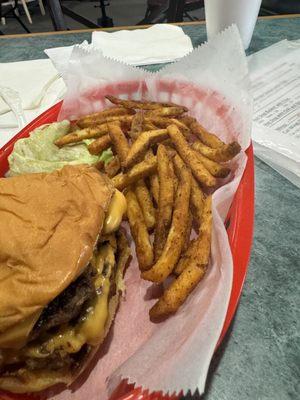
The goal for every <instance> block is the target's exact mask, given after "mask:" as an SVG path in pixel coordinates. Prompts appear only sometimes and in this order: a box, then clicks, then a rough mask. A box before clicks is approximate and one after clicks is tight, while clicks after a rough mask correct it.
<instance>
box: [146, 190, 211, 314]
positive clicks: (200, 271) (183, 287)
mask: <svg viewBox="0 0 300 400" xmlns="http://www.w3.org/2000/svg"><path fill="white" fill-rule="evenodd" d="M204 214H205V219H204V221H203V228H202V230H201V233H200V235H199V239H197V241H198V246H195V248H194V249H193V254H192V256H191V257H190V258H189V259H188V262H187V264H186V267H185V268H184V269H183V271H182V272H181V274H180V275H179V276H178V278H176V279H175V280H174V281H173V282H172V283H171V285H170V286H169V287H168V288H167V289H166V290H165V292H164V294H163V296H162V297H161V298H160V299H159V300H158V302H157V303H155V304H154V306H153V307H152V308H151V310H150V319H151V320H157V319H159V318H161V317H165V316H167V315H169V314H172V313H174V312H176V311H177V310H178V308H179V307H180V306H181V305H182V304H183V303H184V301H185V300H186V299H187V297H188V296H189V294H190V293H191V292H192V291H193V290H194V289H195V287H196V286H197V284H198V283H199V282H200V281H201V280H202V279H203V277H204V275H205V273H206V270H207V265H208V261H209V255H210V246H211V228H212V214H211V196H209V197H208V198H207V199H206V205H205V210H204Z"/></svg>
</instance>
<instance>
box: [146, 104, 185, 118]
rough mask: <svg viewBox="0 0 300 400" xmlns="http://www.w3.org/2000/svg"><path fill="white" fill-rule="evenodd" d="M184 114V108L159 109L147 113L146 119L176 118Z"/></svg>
mask: <svg viewBox="0 0 300 400" xmlns="http://www.w3.org/2000/svg"><path fill="white" fill-rule="evenodd" d="M185 112H186V108H185V107H180V106H179V107H161V108H158V109H156V110H151V111H147V112H146V113H145V116H147V117H177V116H179V115H181V114H183V113H185Z"/></svg>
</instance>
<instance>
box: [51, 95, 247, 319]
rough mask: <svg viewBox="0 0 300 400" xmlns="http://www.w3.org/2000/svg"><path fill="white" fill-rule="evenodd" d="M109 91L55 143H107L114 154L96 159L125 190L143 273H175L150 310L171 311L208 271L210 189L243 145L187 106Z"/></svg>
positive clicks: (94, 148) (96, 149) (153, 313)
mask: <svg viewBox="0 0 300 400" xmlns="http://www.w3.org/2000/svg"><path fill="white" fill-rule="evenodd" d="M106 98H107V99H108V100H109V101H110V102H111V103H113V104H114V105H115V107H112V108H108V109H106V110H103V111H101V112H98V113H95V114H91V115H87V116H84V117H82V118H80V119H79V120H78V121H76V124H73V125H72V128H71V132H70V133H68V134H67V135H65V136H63V137H61V138H60V139H58V140H56V142H55V144H56V145H57V146H59V147H62V146H65V145H70V144H76V143H79V142H81V141H82V140H84V139H91V138H93V139H95V140H94V141H93V142H92V143H91V144H90V145H89V146H88V149H89V151H90V152H91V153H92V154H101V153H102V152H103V151H104V150H106V149H108V148H112V151H113V153H114V157H113V159H112V160H111V161H110V162H109V163H107V164H104V163H101V162H100V163H98V165H97V167H98V168H99V169H101V170H103V172H105V173H106V174H107V175H108V176H109V177H110V178H111V179H112V182H113V184H114V186H115V187H116V188H117V189H119V190H122V191H124V194H125V196H126V199H127V205H128V208H127V218H128V222H129V225H130V229H131V234H132V237H133V239H134V242H135V248H136V255H137V259H138V263H139V268H140V270H141V276H142V278H143V279H146V280H149V281H152V282H155V283H162V282H165V280H166V278H167V277H169V276H170V275H171V276H173V280H171V283H170V284H169V285H168V287H167V288H165V290H164V293H163V295H162V296H161V297H160V298H159V300H158V301H157V303H156V304H155V305H154V306H153V307H152V309H151V310H150V318H151V319H152V320H157V319H159V318H161V317H165V316H167V315H169V314H171V313H174V312H176V311H177V309H178V308H179V307H180V306H181V305H182V304H183V302H184V301H185V299H186V298H187V297H188V295H189V294H190V293H191V292H192V290H193V289H194V288H195V286H196V285H197V284H198V283H199V282H200V280H201V279H202V278H203V277H204V275H205V272H206V270H207V266H208V262H209V257H210V248H211V232H212V210H211V203H212V198H211V195H210V194H208V193H211V192H212V189H213V188H214V187H216V185H217V184H219V183H220V180H222V179H223V178H225V177H227V176H228V174H229V173H230V168H229V166H228V164H226V163H227V162H228V161H229V160H231V159H232V158H233V157H235V156H236V155H237V154H238V153H239V152H240V145H239V144H238V143H237V142H232V143H229V144H225V143H224V142H222V141H221V140H220V139H219V138H218V137H217V136H216V135H214V134H213V133H210V132H208V131H207V130H205V129H204V128H203V127H202V126H201V125H200V124H199V122H197V120H196V119H195V118H193V117H190V116H187V115H186V112H187V111H188V109H187V108H186V107H183V106H180V105H176V104H173V103H158V102H148V101H135V100H121V99H118V98H116V97H113V96H106ZM224 163H225V164H224ZM193 229H194V230H195V232H196V236H195V238H194V239H193V240H191V239H190V237H191V232H192V230H193ZM152 233H153V235H152Z"/></svg>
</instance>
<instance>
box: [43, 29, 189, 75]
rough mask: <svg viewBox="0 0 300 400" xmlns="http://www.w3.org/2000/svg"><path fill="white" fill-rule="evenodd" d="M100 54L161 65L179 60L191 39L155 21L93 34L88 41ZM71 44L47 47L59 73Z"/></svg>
mask: <svg viewBox="0 0 300 400" xmlns="http://www.w3.org/2000/svg"><path fill="white" fill-rule="evenodd" d="M82 45H83V46H85V47H86V48H89V47H90V48H97V49H99V50H101V51H102V53H103V55H104V56H105V57H108V58H112V59H114V60H118V61H121V62H123V63H125V64H129V65H135V66H139V65H150V64H162V63H167V62H171V61H175V60H178V59H180V58H182V57H184V56H186V55H187V54H188V53H190V52H191V51H192V50H193V45H192V42H191V39H190V37H189V36H188V35H186V34H185V33H184V32H183V30H182V29H181V28H180V27H179V26H174V25H168V24H157V25H153V26H151V27H150V28H147V29H134V30H130V31H128V30H121V31H118V32H101V31H95V32H93V33H92V41H91V44H88V43H87V42H86V41H84V42H83V43H82ZM73 47H74V46H66V47H55V48H52V49H46V50H45V53H46V54H47V56H48V57H49V58H51V60H52V62H53V63H54V65H55V66H56V67H57V69H58V70H59V71H61V72H62V73H63V72H64V70H65V66H66V65H67V64H66V60H69V58H70V56H71V53H72V50H73Z"/></svg>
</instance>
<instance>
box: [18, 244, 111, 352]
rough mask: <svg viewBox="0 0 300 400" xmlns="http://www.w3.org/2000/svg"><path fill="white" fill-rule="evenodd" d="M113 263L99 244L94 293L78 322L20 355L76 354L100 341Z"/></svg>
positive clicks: (104, 323) (107, 248) (106, 309)
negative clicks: (56, 352) (84, 347)
mask: <svg viewBox="0 0 300 400" xmlns="http://www.w3.org/2000/svg"><path fill="white" fill-rule="evenodd" d="M114 265H115V256H114V252H113V249H112V247H111V246H110V245H109V244H107V245H104V246H102V247H101V249H100V251H99V254H98V256H97V259H96V268H97V276H96V280H95V288H96V292H97V293H98V294H97V296H96V299H95V301H94V303H93V304H92V305H91V306H90V307H89V308H88V310H87V311H86V314H85V315H84V316H83V317H82V320H81V322H79V323H78V324H77V325H76V326H75V327H74V326H70V325H66V326H64V327H62V328H61V329H60V330H59V332H58V333H57V334H55V335H53V336H51V337H50V338H49V339H48V340H47V341H45V342H43V343H42V344H41V345H35V346H28V347H26V348H25V349H24V350H23V351H22V354H23V355H25V356H27V357H33V358H44V357H47V356H49V354H51V353H53V352H54V351H58V352H62V353H64V352H66V353H77V352H78V351H79V350H80V349H81V347H82V346H83V345H84V344H85V343H87V344H90V345H92V346H96V345H97V344H98V343H100V342H101V341H102V340H103V337H104V333H105V325H106V321H107V318H108V300H109V289H110V276H111V274H112V269H113V267H114ZM102 272H104V273H105V275H104V274H102Z"/></svg>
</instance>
